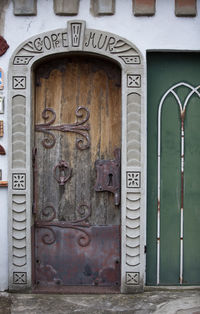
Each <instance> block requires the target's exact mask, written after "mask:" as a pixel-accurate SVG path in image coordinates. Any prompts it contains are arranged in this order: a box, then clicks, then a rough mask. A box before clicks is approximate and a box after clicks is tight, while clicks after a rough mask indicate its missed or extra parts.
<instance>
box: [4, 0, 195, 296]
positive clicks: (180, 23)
mask: <svg viewBox="0 0 200 314" xmlns="http://www.w3.org/2000/svg"><path fill="white" fill-rule="evenodd" d="M156 2H157V5H156V14H155V16H153V17H135V16H134V15H133V13H132V0H116V13H115V15H113V16H104V17H103V16H102V17H94V16H92V15H91V13H90V0H80V9H79V14H78V15H77V16H75V17H66V16H56V15H55V14H54V12H53V0H38V6H37V16H30V17H26V16H24V17H23V16H14V15H13V4H12V2H10V5H9V7H8V9H7V11H6V16H5V28H4V34H1V35H3V36H4V38H5V39H6V40H7V42H8V44H9V46H10V48H9V49H8V51H7V52H6V53H5V54H4V55H3V56H1V57H0V67H2V68H3V70H4V73H5V88H4V90H3V91H2V92H1V94H3V95H4V96H5V98H6V96H7V92H8V91H7V82H6V78H7V72H8V63H9V59H10V57H11V55H12V53H13V51H14V50H15V49H16V48H17V47H18V45H19V44H20V43H21V42H23V41H24V40H25V39H27V38H29V37H31V36H32V35H35V34H37V33H42V32H46V31H49V30H53V29H57V28H63V27H65V26H66V25H67V21H68V20H70V19H82V20H86V25H87V28H95V29H99V30H103V31H108V32H112V33H115V34H117V35H119V36H122V37H125V38H126V39H128V40H130V41H131V42H133V43H134V44H135V45H136V46H137V47H138V48H139V50H140V51H141V53H142V54H143V55H144V56H145V55H146V51H147V50H156V49H160V50H180V51H185V50H200V1H197V11H198V13H199V14H198V15H197V16H196V17H193V18H190V17H187V18H183V17H181V18H180V17H179V18H177V17H176V16H175V14H174V1H172V0H171V1H169V0H157V1H156ZM145 97H146V96H145ZM145 99H146V98H145ZM145 103H146V101H145ZM6 108H7V99H5V109H6ZM145 112H146V111H145ZM0 119H1V120H4V121H5V132H4V137H3V138H1V139H0V144H1V145H3V146H4V147H5V149H6V151H7V130H6V127H7V114H6V110H5V114H4V115H1V116H0ZM144 122H145V121H144ZM142 143H143V145H144V147H145V143H146V138H145V137H144V138H143V140H142ZM143 162H144V163H145V162H146V158H145V154H144V156H143ZM0 168H1V169H3V180H7V156H0ZM143 193H145V189H144V190H143ZM0 200H1V201H0V291H2V290H6V289H7V255H8V254H7V252H8V250H7V249H8V248H7V212H8V209H7V189H6V188H1V189H0ZM143 206H144V208H145V204H143ZM144 236H145V234H144Z"/></svg>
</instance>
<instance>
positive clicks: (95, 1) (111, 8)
mask: <svg viewBox="0 0 200 314" xmlns="http://www.w3.org/2000/svg"><path fill="white" fill-rule="evenodd" d="M91 10H92V13H93V14H94V15H95V16H96V15H112V14H114V13H115V0H92V3H91Z"/></svg>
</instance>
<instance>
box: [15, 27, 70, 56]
mask: <svg viewBox="0 0 200 314" xmlns="http://www.w3.org/2000/svg"><path fill="white" fill-rule="evenodd" d="M62 47H63V48H65V47H68V36H67V32H66V33H53V34H51V35H49V36H47V35H46V36H44V37H37V38H36V39H35V40H33V41H29V42H28V43H26V44H25V45H24V46H23V48H22V49H21V51H26V52H30V53H34V54H35V53H43V52H44V51H48V50H52V49H56V48H62Z"/></svg>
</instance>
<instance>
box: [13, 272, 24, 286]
mask: <svg viewBox="0 0 200 314" xmlns="http://www.w3.org/2000/svg"><path fill="white" fill-rule="evenodd" d="M13 283H14V284H15V285H16V284H17V285H20V284H23V285H24V284H26V283H27V274H26V273H24V272H14V273H13Z"/></svg>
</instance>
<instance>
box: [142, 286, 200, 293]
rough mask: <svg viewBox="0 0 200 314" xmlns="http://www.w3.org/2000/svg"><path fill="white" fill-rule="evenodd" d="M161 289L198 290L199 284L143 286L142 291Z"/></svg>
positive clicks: (199, 288)
mask: <svg viewBox="0 0 200 314" xmlns="http://www.w3.org/2000/svg"><path fill="white" fill-rule="evenodd" d="M156 290H157V291H158V290H159V291H162V290H176V291H177V290H200V286H145V287H144V291H145V292H148V291H156Z"/></svg>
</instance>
